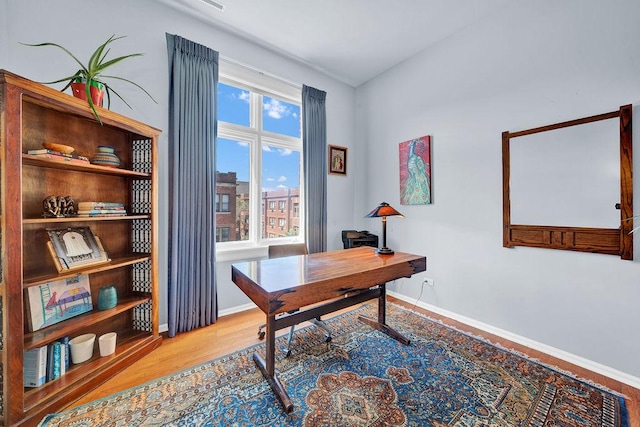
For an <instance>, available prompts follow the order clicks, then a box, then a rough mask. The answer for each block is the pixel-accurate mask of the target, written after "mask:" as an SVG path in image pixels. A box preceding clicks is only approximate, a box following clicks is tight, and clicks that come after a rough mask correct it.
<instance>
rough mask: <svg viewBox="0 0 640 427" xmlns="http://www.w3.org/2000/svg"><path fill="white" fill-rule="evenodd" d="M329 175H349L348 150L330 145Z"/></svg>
mask: <svg viewBox="0 0 640 427" xmlns="http://www.w3.org/2000/svg"><path fill="white" fill-rule="evenodd" d="M329 173H330V174H337V175H346V174H347V148H346V147H339V146H337V145H329Z"/></svg>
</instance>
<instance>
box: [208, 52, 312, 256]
mask: <svg viewBox="0 0 640 427" xmlns="http://www.w3.org/2000/svg"><path fill="white" fill-rule="evenodd" d="M301 92H302V91H301V88H300V87H296V86H294V85H292V84H289V83H286V82H283V81H282V80H279V79H277V78H274V77H270V76H267V75H265V74H264V73H260V72H257V71H255V70H251V69H248V68H246V67H242V66H240V65H238V64H234V63H232V62H230V61H226V60H221V65H220V80H219V83H218V138H217V142H216V144H217V145H216V178H217V183H216V187H217V188H216V193H217V194H216V211H217V212H219V213H227V217H229V215H228V213H232V214H233V215H231V217H230V218H229V219H231V218H233V217H235V226H234V227H233V229H232V230H231V231H230V234H229V237H228V239H227V240H223V239H221V238H220V239H218V241H219V242H228V243H227V244H226V245H228V246H225V245H219V246H218V247H217V248H218V249H219V250H225V248H231V247H235V246H238V245H239V246H240V247H253V246H262V245H265V244H268V243H267V242H265V240H269V239H273V238H285V237H286V238H289V239H291V238H293V240H298V239H299V237H300V236H301V230H300V225H301V224H302V223H303V222H304V221H303V218H302V216H303V215H304V212H301V211H300V203H302V202H303V194H301V191H300V189H301V177H302V138H301V133H302V131H301V117H300V113H301V105H300V104H301V98H302V94H301ZM234 180H235V181H234ZM222 186H226V187H225V188H224V190H223V189H222ZM288 206H298V208H297V210H296V212H295V214H294V212H293V211H292V212H287V207H288ZM276 209H278V211H279V212H277V213H276V214H275V215H276V216H275V217H268V219H267V215H274V213H275V212H276ZM283 215H284V216H285V217H282V216H283ZM294 215H295V218H296V219H295V223H294V221H293V218H294ZM281 217H282V218H281ZM276 218H277V219H278V226H279V228H277V227H276ZM216 221H217V224H220V225H224V226H230V224H229V223H228V222H226V221H225V220H224V219H223V215H221V216H220V217H218V216H217V217H216ZM227 221H228V220H227ZM267 228H269V230H267ZM272 228H273V229H272ZM228 233H229V231H228Z"/></svg>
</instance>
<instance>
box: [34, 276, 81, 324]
mask: <svg viewBox="0 0 640 427" xmlns="http://www.w3.org/2000/svg"><path fill="white" fill-rule="evenodd" d="M25 305H26V311H27V313H28V315H27V316H26V317H27V320H28V322H27V323H28V325H27V326H28V329H29V331H30V332H33V331H37V330H39V329H42V328H46V327H47V326H51V325H53V324H55V323H59V322H62V321H64V320H67V319H69V318H71V317H75V316H78V315H80V314H83V313H87V312H89V311H91V310H93V304H92V302H91V285H90V283H89V276H88V275H87V274H78V275H76V276H73V277H69V278H66V279H60V280H52V281H50V282H46V283H44V284H42V285H37V286H31V287H29V288H28V290H27V302H26V304H25Z"/></svg>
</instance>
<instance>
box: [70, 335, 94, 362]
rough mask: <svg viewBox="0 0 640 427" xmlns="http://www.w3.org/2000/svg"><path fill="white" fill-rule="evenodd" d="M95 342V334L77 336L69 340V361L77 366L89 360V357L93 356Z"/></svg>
mask: <svg viewBox="0 0 640 427" xmlns="http://www.w3.org/2000/svg"><path fill="white" fill-rule="evenodd" d="M95 341H96V334H84V335H78V336H77V337H75V338H72V339H70V340H69V346H70V347H71V361H72V362H73V363H75V364H78V363H82V362H86V361H87V360H89V359H91V356H93V343H94V342H95Z"/></svg>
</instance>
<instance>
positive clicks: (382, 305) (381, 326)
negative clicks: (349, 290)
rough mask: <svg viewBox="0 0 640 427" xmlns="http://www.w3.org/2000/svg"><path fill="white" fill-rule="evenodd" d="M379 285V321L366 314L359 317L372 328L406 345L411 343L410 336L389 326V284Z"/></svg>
mask: <svg viewBox="0 0 640 427" xmlns="http://www.w3.org/2000/svg"><path fill="white" fill-rule="evenodd" d="M379 287H380V296H379V297H378V321H377V322H376V321H375V320H372V319H369V318H367V317H364V316H358V319H359V320H360V321H361V322H364V323H366V324H367V325H369V326H371V327H372V328H375V329H377V330H379V331H380V332H383V333H385V334H387V335H389V336H390V337H391V338H393V339H395V340H397V341H400V342H401V343H402V344H404V345H409V344H411V341H410V340H409V339H408V338H406V337H404V336H403V335H402V334H400V332H398V331H396V330H395V329H393V328H391V327H390V326H387V285H386V284H382V285H379Z"/></svg>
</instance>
